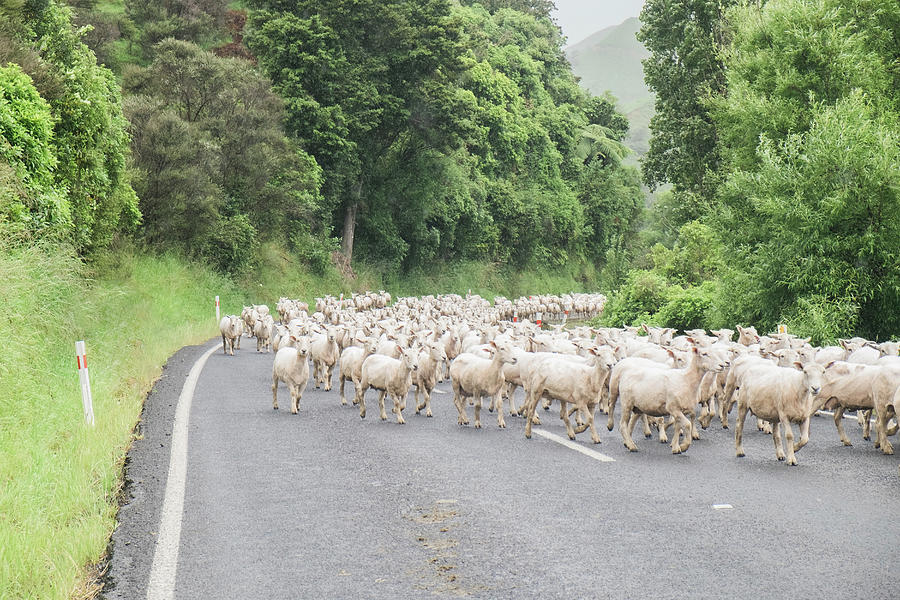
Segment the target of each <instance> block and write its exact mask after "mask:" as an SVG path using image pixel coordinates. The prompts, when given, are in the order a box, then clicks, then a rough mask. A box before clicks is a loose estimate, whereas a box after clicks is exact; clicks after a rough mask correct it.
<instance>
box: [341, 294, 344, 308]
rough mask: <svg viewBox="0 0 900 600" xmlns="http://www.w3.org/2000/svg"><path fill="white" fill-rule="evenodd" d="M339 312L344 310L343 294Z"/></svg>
mask: <svg viewBox="0 0 900 600" xmlns="http://www.w3.org/2000/svg"><path fill="white" fill-rule="evenodd" d="M340 302H341V310H344V294H341V300H340Z"/></svg>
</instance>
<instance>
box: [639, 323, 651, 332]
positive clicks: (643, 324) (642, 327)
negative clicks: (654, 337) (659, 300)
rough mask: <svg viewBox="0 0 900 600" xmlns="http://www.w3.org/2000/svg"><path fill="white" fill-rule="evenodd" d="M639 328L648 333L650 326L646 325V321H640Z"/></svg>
mask: <svg viewBox="0 0 900 600" xmlns="http://www.w3.org/2000/svg"><path fill="white" fill-rule="evenodd" d="M641 329H643V330H644V331H646V332H647V333H650V328H649V327H648V326H647V324H646V323H641Z"/></svg>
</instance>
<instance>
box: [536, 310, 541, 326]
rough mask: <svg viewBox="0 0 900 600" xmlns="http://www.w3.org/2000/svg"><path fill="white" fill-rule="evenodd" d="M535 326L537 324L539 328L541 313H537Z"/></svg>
mask: <svg viewBox="0 0 900 600" xmlns="http://www.w3.org/2000/svg"><path fill="white" fill-rule="evenodd" d="M537 326H538V329H540V328H541V313H538V314H537Z"/></svg>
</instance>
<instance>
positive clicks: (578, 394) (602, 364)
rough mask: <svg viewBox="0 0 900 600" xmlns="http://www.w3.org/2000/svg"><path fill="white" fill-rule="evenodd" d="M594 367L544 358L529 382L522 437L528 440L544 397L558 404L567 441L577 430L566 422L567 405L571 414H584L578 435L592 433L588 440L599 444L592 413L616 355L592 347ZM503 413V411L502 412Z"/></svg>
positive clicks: (564, 360) (573, 437) (614, 362)
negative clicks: (535, 413)
mask: <svg viewBox="0 0 900 600" xmlns="http://www.w3.org/2000/svg"><path fill="white" fill-rule="evenodd" d="M590 353H591V355H592V357H593V359H594V360H593V364H590V365H581V364H577V363H574V362H571V361H568V360H566V359H565V358H562V357H552V358H544V359H543V360H541V361H540V362H538V363H537V364H536V365H533V368H532V370H531V373H530V375H529V381H528V395H529V397H528V398H527V399H526V403H525V437H526V438H528V439H530V438H531V425H532V420H533V417H534V410H535V408H536V407H537V402H538V399H539V398H540V397H541V396H543V395H544V394H547V395H548V396H550V397H551V398H555V399H557V400H559V402H560V412H559V416H560V418H561V419H562V420H563V422H564V423H565V424H566V433H567V434H568V436H569V439H570V440H574V439H575V434H576V430H575V429H574V428H573V427H572V423H571V422H570V421H569V414H570V413H569V411H568V407H567V406H566V404H567V403H571V404H572V405H573V409H572V410H573V411H575V410H578V411H579V415H580V414H582V413H583V414H585V415H586V417H587V419H586V422H585V423H584V424H580V425H579V427H578V431H577V433H581V432H582V431H584V430H585V429H590V430H591V441H592V442H594V443H595V444H599V443H600V436H599V435H598V434H597V429H596V428H595V427H594V410H595V409H596V407H597V405H598V404H599V403H600V398H601V396H602V395H603V389H604V387H605V385H606V381H607V378H608V377H609V371H610V369H612V367H613V366H614V365H615V364H616V357H615V354H614V353H613V352H612V350H611V349H609V348H592V349H591V350H590ZM501 412H502V411H501Z"/></svg>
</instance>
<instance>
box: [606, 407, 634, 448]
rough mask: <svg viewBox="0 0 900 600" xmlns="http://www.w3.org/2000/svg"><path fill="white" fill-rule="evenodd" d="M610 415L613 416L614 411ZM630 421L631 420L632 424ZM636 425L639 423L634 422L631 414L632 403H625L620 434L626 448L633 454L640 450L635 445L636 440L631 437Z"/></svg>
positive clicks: (620, 423)
mask: <svg viewBox="0 0 900 600" xmlns="http://www.w3.org/2000/svg"><path fill="white" fill-rule="evenodd" d="M609 414H610V415H612V411H610V413H609ZM635 414H636V413H635ZM629 420H631V422H630V423H629ZM635 423H637V421H636V420H634V417H633V416H632V414H631V402H629V401H625V402H623V403H622V419H621V420H620V421H619V433H620V434H622V443H624V444H625V447H626V448H628V450H630V451H631V452H637V449H638V448H637V446H636V445H635V443H634V439H632V437H631V429H632V428H633V427H634V425H635ZM610 429H612V428H610Z"/></svg>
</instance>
